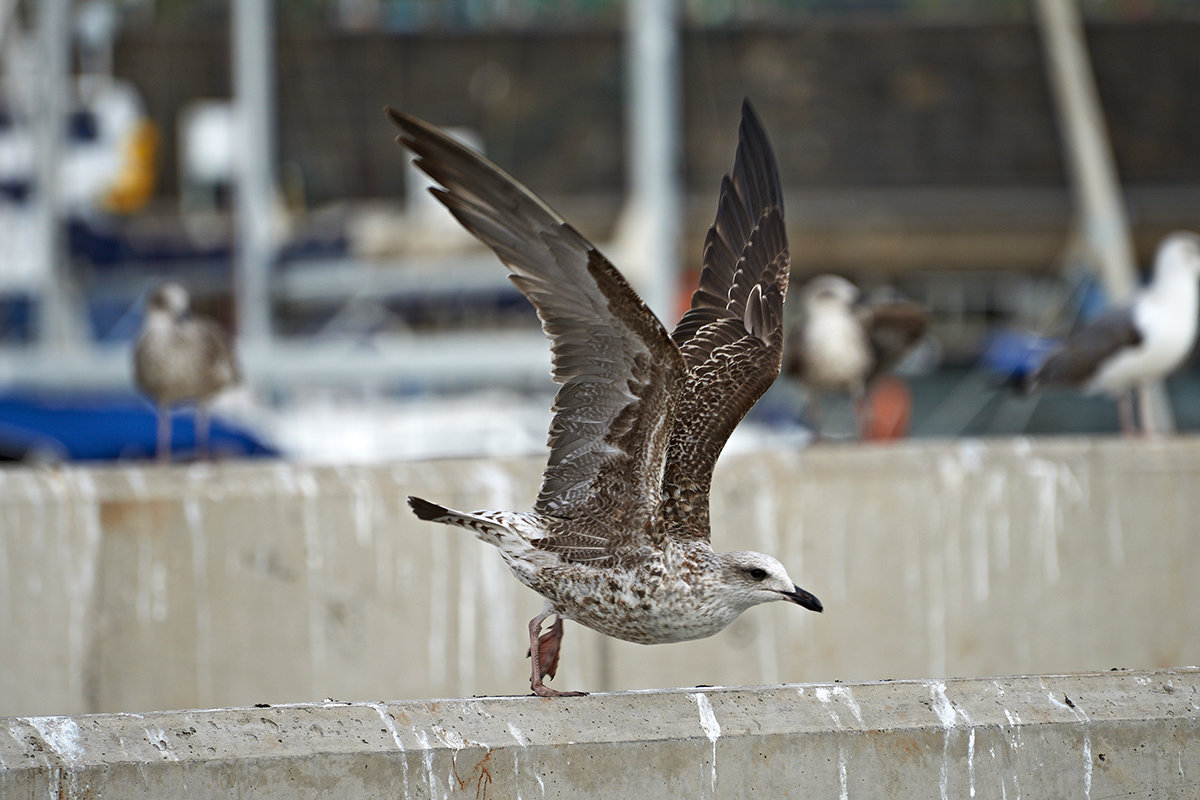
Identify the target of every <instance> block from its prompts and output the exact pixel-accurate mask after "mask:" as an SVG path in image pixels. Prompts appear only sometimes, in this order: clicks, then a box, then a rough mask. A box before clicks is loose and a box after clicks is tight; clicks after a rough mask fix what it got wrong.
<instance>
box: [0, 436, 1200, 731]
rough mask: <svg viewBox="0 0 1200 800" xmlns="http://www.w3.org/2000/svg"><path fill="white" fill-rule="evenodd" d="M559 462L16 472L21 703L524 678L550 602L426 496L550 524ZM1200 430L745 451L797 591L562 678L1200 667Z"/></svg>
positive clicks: (11, 474)
mask: <svg viewBox="0 0 1200 800" xmlns="http://www.w3.org/2000/svg"><path fill="white" fill-rule="evenodd" d="M543 464H544V460H543V459H541V458H527V459H512V460H471V459H460V460H445V461H435V462H423V463H416V462H412V463H408V462H406V463H398V464H391V465H378V466H369V467H312V466H304V465H289V464H282V463H261V462H260V463H254V464H246V463H240V464H239V463H226V464H216V465H199V466H194V467H183V466H181V467H171V468H168V469H160V468H156V467H148V466H120V467H113V468H100V469H77V468H69V469H37V470H30V469H13V470H0V654H3V668H2V669H0V715H4V716H13V715H30V714H81V713H93V712H110V711H112V712H115V711H137V712H142V711H153V710H163V709H171V708H215V707H234V706H245V705H249V704H252V703H257V702H269V703H290V702H296V701H311V700H316V699H319V698H323V697H338V698H363V697H390V698H396V699H420V698H428V697H470V696H472V695H477V694H502V693H508V692H514V691H524V690H525V687H527V686H528V685H529V684H528V680H529V662H528V661H527V660H526V659H525V658H524V655H525V649H526V647H527V646H528V637H527V633H526V624H527V622H528V620H529V618H530V617H532V616H533V615H534V614H536V613H537V612H538V611H539V610H540V609H541V608H542V600H541V598H540V597H538V596H537V595H536V594H534V593H533V592H532V591H530V590H528V589H526V588H525V587H524V586H522V585H520V584H519V583H518V582H517V581H516V580H514V579H513V578H512V576H511V575H510V574H509V572H508V569H507V567H505V566H504V563H503V562H502V561H501V559H500V558H499V556H498V555H497V554H496V553H495V551H494V550H493V549H492V548H489V547H488V546H486V545H484V544H482V543H480V542H478V541H475V540H474V538H472V537H471V536H470V535H469V534H467V533H466V532H465V531H459V530H453V529H449V528H445V527H443V526H437V525H430V524H428V523H422V522H420V521H419V520H417V519H416V518H415V517H414V516H413V515H412V514H411V513H410V512H409V510H408V508H407V507H406V506H405V503H404V497H405V495H407V494H417V495H422V496H425V497H429V498H432V499H435V500H438V501H439V502H444V503H447V504H448V505H452V506H455V507H458V508H513V509H519V508H528V507H529V506H530V504H531V503H532V501H533V499H534V497H535V496H536V494H537V488H538V483H539V476H540V474H541V471H542V467H543ZM1198 486H1200V437H1195V436H1188V437H1175V438H1172V439H1164V440H1158V441H1150V440H1147V441H1136V442H1126V441H1120V440H1116V439H1082V438H1070V439H1037V440H1024V439H1004V440H985V441H974V440H964V441H953V442H920V443H906V444H902V445H899V446H894V447H839V446H828V447H824V446H823V447H815V448H811V449H809V450H807V451H804V452H794V451H789V450H785V449H783V448H777V449H773V450H756V451H742V452H730V453H727V454H726V455H725V456H724V457H723V458H722V460H721V462H720V463H719V464H718V466H717V475H716V478H715V481H714V490H715V491H714V494H713V502H712V515H713V541H714V545H715V546H716V547H717V548H719V549H724V550H732V549H737V548H751V549H755V550H762V551H764V552H768V553H772V554H774V555H776V556H777V557H778V558H779V559H780V560H781V561H783V563H784V564H786V565H787V567H788V570H789V572H791V574H792V575H793V576H795V577H796V578H797V580H798V581H799V582H800V584H801V585H802V586H804V587H805V588H806V589H809V590H811V591H813V592H814V593H815V594H816V595H817V596H818V597H820V598H821V600H822V601H823V602H824V603H825V613H824V614H820V615H817V614H809V613H806V612H800V611H799V609H797V608H795V607H794V606H790V607H789V606H788V605H787V604H783V603H778V604H774V605H772V606H764V607H761V608H755V609H751V610H750V611H749V612H747V613H746V614H744V615H742V617H741V618H740V619H738V620H737V621H736V622H735V623H734V624H733V625H731V626H730V627H729V629H728V630H726V631H724V632H722V633H720V634H718V635H717V636H714V637H711V638H709V639H702V640H699V641H695V642H684V643H680V644H673V645H668V646H662V647H645V646H643V645H636V644H629V643H627V642H618V641H615V640H612V639H606V638H604V637H601V636H600V635H598V634H595V633H593V632H591V631H588V630H586V629H584V628H582V627H581V626H579V625H575V624H573V623H568V626H567V634H566V635H567V640H566V645H565V651H564V655H563V659H562V662H561V664H560V673H559V675H558V678H557V679H556V684H557V685H558V686H560V688H568V689H582V690H592V691H598V690H606V689H607V690H623V689H642V688H657V687H663V686H687V685H696V684H709V683H712V684H721V685H726V686H744V685H760V684H765V685H776V684H783V683H811V682H818V681H831V680H835V679H839V680H844V681H853V680H875V679H879V678H942V677H948V676H971V675H1032V674H1058V673H1064V672H1080V671H1089V670H1106V669H1108V668H1110V667H1128V668H1132V669H1163V668H1170V667H1175V666H1179V665H1184V664H1200V614H1198V613H1196V612H1195V609H1197V608H1200V581H1198V580H1196V577H1197V575H1200V536H1198V535H1197V525H1196V520H1197V518H1200V493H1198V492H1197V491H1196V487H1198Z"/></svg>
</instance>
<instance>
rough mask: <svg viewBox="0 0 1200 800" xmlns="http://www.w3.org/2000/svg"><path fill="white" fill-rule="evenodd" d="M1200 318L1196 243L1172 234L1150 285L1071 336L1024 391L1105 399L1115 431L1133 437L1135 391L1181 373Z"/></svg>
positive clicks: (1199, 250) (1199, 246) (1197, 239)
mask: <svg viewBox="0 0 1200 800" xmlns="http://www.w3.org/2000/svg"><path fill="white" fill-rule="evenodd" d="M1198 313H1200V237H1197V236H1196V235H1195V234H1194V233H1187V232H1180V233H1173V234H1171V235H1170V236H1168V237H1167V238H1166V239H1164V240H1163V242H1162V244H1160V245H1159V248H1158V253H1157V255H1156V256H1155V259H1154V275H1153V277H1152V278H1151V280H1150V283H1149V284H1148V285H1147V286H1146V287H1144V288H1143V289H1141V290H1140V291H1139V292H1138V293H1137V294H1136V295H1135V296H1134V297H1133V299H1132V300H1131V301H1130V302H1129V304H1128V305H1124V306H1118V307H1114V308H1111V309H1109V310H1108V311H1105V312H1104V313H1103V314H1101V315H1100V316H1098V317H1096V318H1095V319H1093V320H1092V321H1090V322H1088V323H1087V324H1086V325H1084V326H1083V327H1081V328H1080V329H1079V330H1077V331H1075V332H1074V333H1072V334H1071V335H1070V336H1069V337H1068V338H1067V339H1066V341H1064V342H1063V343H1062V344H1061V345H1060V346H1059V347H1058V348H1056V349H1055V350H1053V351H1051V352H1050V354H1049V355H1047V356H1046V358H1045V360H1044V361H1042V363H1041V365H1040V366H1039V367H1038V368H1037V369H1036V370H1035V371H1034V372H1033V373H1032V375H1030V377H1029V378H1028V380H1027V381H1026V382H1025V384H1024V387H1023V388H1024V389H1025V390H1027V391H1037V390H1039V389H1042V388H1045V387H1070V388H1076V389H1079V390H1081V391H1083V392H1085V393H1086V394H1104V395H1108V396H1109V397H1112V398H1114V399H1115V400H1116V401H1117V403H1118V405H1117V408H1118V410H1119V412H1120V418H1121V429H1122V430H1123V431H1125V432H1126V433H1131V432H1134V431H1135V430H1136V429H1137V425H1136V424H1135V422H1134V414H1133V395H1134V392H1135V390H1136V389H1138V388H1139V387H1142V386H1144V385H1146V384H1149V383H1153V382H1155V381H1158V380H1162V379H1163V378H1165V377H1166V376H1167V375H1169V374H1171V373H1172V372H1174V371H1175V370H1177V369H1178V368H1179V367H1180V366H1182V364H1183V362H1184V361H1185V360H1186V358H1187V356H1188V354H1189V353H1190V352H1191V350H1192V348H1193V346H1195V343H1196V330H1197V314H1198ZM1142 416H1143V419H1144V414H1143V415H1142Z"/></svg>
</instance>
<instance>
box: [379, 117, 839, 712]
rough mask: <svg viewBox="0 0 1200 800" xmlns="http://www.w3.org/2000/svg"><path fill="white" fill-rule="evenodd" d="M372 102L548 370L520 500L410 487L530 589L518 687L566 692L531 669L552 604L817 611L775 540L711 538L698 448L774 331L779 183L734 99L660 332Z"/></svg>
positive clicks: (770, 357) (550, 642)
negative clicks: (444, 498)
mask: <svg viewBox="0 0 1200 800" xmlns="http://www.w3.org/2000/svg"><path fill="white" fill-rule="evenodd" d="M387 113H388V115H389V116H390V117H391V118H392V121H393V122H395V123H396V125H397V126H398V127H399V128H400V130H401V134H400V136H399V137H398V138H397V141H399V142H400V143H401V144H403V145H405V146H406V147H407V148H408V149H410V150H411V151H412V152H413V153H415V154H416V156H417V158H416V160H415V163H416V165H417V166H418V167H420V168H421V169H422V170H424V171H425V172H426V173H428V174H429V176H430V177H431V178H433V179H434V180H435V181H436V182H437V183H439V184H441V187H442V188H435V189H432V190H431V191H432V192H433V194H434V196H435V197H437V198H438V200H440V201H441V202H442V203H443V204H444V205H445V206H446V207H447V208H448V209H449V210H450V212H451V213H452V214H454V216H455V217H456V218H457V219H458V221H459V222H461V223H462V224H463V226H464V227H466V229H467V230H469V231H470V232H471V233H473V234H474V235H475V236H477V237H478V238H479V239H480V240H481V241H482V242H483V243H484V244H486V245H488V246H489V247H491V248H492V249H493V250H494V251H495V252H496V255H498V256H499V257H500V260H501V261H503V262H504V263H505V264H506V265H507V266H508V267H509V269H510V270H511V274H510V276H509V277H510V279H511V280H512V282H513V283H514V284H515V285H516V286H517V288H518V289H520V290H521V292H522V293H523V294H524V295H525V296H526V297H528V298H529V300H530V302H531V303H533V305H534V307H535V308H536V310H537V313H538V317H539V318H540V319H541V322H542V330H543V331H544V332H545V333H546V335H547V336H548V337H549V338H550V339H551V342H552V348H551V350H552V362H553V375H554V379H555V381H557V382H558V383H559V384H561V386H560V388H559V390H558V393H557V395H556V396H555V398H554V406H553V412H554V419H553V421H552V423H551V425H550V434H549V446H550V457H549V462H548V464H547V465H546V471H545V473H544V475H543V478H542V488H541V491H540V492H539V494H538V498H537V502H536V503H535V504H534V506H533V510H532V511H531V512H517V511H476V512H471V513H466V512H462V511H454V510H451V509H448V508H444V507H442V506H440V505H436V504H434V503H431V502H429V501H427V500H422V499H420V498H418V497H410V498H409V499H408V501H409V505H410V506H411V507H412V509H413V511H414V512H415V513H416V515H417V516H418V517H420V518H421V519H425V520H432V521H435V522H443V523H446V524H450V525H458V526H460V527H464V528H467V529H469V530H472V531H474V532H475V535H476V536H477V537H478V538H480V539H482V540H483V541H485V542H488V543H489V544H492V545H495V546H496V547H497V548H499V550H500V554H501V556H502V557H503V558H504V560H505V561H506V562H507V563H508V566H509V568H510V569H511V570H512V572H513V574H514V575H515V576H516V577H517V579H518V580H520V581H521V582H522V583H524V584H525V585H526V586H528V587H530V588H531V589H533V590H534V591H536V592H538V593H539V594H541V595H542V596H543V597H545V598H546V607H545V610H544V611H543V612H542V613H540V614H538V615H537V616H536V617H534V618H533V619H532V620H530V623H529V653H530V661H531V662H532V670H531V674H530V679H529V683H530V686H531V687H532V689H533V691H534V692H535V693H537V694H539V695H541V696H543V697H552V696H558V695H562V694H578V692H557V691H555V690H553V689H551V688H550V687H548V686H546V685H545V684H544V683H543V680H544V679H545V678H553V677H554V675H555V672H556V671H557V668H558V654H559V646H560V644H561V642H562V635H563V627H562V620H563V619H572V620H575V621H576V622H578V623H580V624H582V625H586V626H587V627H589V628H592V629H593V630H597V631H599V632H601V633H604V634H607V635H609V636H613V637H616V638H618V639H624V640H626V641H631V642H638V643H641V644H656V643H661V642H679V641H685V640H688V639H700V638H703V637H706V636H711V635H713V634H714V633H717V632H718V631H720V630H721V629H723V628H724V627H725V626H726V625H728V624H729V623H731V622H733V620H734V619H736V618H737V617H738V615H740V614H741V613H742V612H743V611H745V610H746V609H748V608H750V607H751V606H754V605H758V604H759V603H766V602H770V601H773V600H787V601H790V602H793V603H796V604H798V605H801V606H803V607H804V608H808V609H812V610H813V611H820V610H821V603H820V601H818V600H817V598H816V597H814V596H813V595H811V594H809V593H808V592H806V591H804V590H803V589H801V588H800V587H799V586H797V585H796V584H795V583H794V582H793V581H792V579H791V578H790V577H788V573H787V570H785V569H784V567H783V565H782V564H780V563H779V562H778V561H777V560H775V559H774V558H772V557H771V556H768V555H763V554H761V553H753V552H748V551H738V552H731V553H716V552H713V549H712V547H711V545H710V543H709V535H710V531H709V514H708V493H709V484H710V482H711V480H712V471H713V465H714V464H715V463H716V460H717V456H718V455H720V453H721V449H722V448H723V447H724V446H725V440H726V439H727V438H728V437H729V434H730V433H731V432H732V431H733V429H734V428H735V427H736V426H737V424H738V422H739V421H741V419H742V417H743V416H745V414H746V412H747V411H748V410H749V409H750V407H751V406H752V405H754V402H755V401H756V400H757V399H758V398H759V397H760V396H761V395H762V393H763V392H764V391H766V389H767V387H768V386H770V385H771V383H772V382H774V380H775V378H776V377H778V375H779V364H780V357H781V353H782V349H783V324H782V323H783V298H784V295H785V293H786V292H787V280H788V269H789V264H790V259H789V256H788V247H787V236H786V233H785V231H784V224H783V199H782V195H781V190H780V185H779V171H778V167H777V166H776V164H775V156H774V153H772V151H771V145H770V143H769V142H768V141H767V137H766V133H765V132H764V130H763V128H762V124H761V123H760V122H759V120H758V117H757V115H756V114H755V113H754V110H753V109H752V108H751V107H750V105H749V103H746V104H744V105H743V107H742V122H741V126H740V128H739V129H738V148H737V155H736V158H735V161H734V168H733V175H732V177H730V176H729V175H726V176H725V178H724V179H723V180H722V182H721V194H720V198H719V199H718V202H717V217H716V221H715V222H714V223H713V226H712V227H711V228H710V229H709V231H708V236H707V238H706V239H705V243H704V253H703V269H702V272H701V274H700V286H699V288H698V289H697V290H696V292H695V294H694V295H693V296H692V305H691V308H690V309H689V310H688V311H687V313H686V314H684V316H683V319H681V320H680V322H679V324H678V325H677V326H676V327H675V330H674V331H673V332H672V333H670V334H668V333H667V330H666V328H664V327H663V325H662V323H661V322H660V321H659V320H658V318H657V317H655V316H654V314H653V313H652V312H651V311H650V310H649V309H648V308H647V307H646V305H645V304H644V303H643V302H642V301H641V299H640V298H638V296H637V294H636V293H635V292H634V291H633V289H632V288H630V286H629V284H628V283H627V282H626V281H625V279H624V278H623V277H622V276H621V274H620V273H619V272H618V271H617V269H616V267H614V266H613V265H612V264H611V263H609V261H608V260H607V259H606V258H605V257H604V256H603V255H601V254H600V251H598V250H597V249H596V248H595V247H594V246H593V245H592V244H591V243H590V242H588V241H587V239H585V238H584V237H583V236H582V235H580V233H579V232H578V231H576V230H575V229H574V228H573V227H571V226H570V225H569V224H567V222H566V221H564V220H563V219H562V217H560V216H559V215H558V214H556V213H555V212H554V211H552V210H551V209H550V207H549V206H547V205H546V204H545V203H544V202H542V201H541V200H540V199H538V198H537V197H535V196H534V195H533V194H532V193H531V192H530V191H529V190H527V189H526V188H525V187H523V186H522V185H521V184H519V183H517V181H516V180H514V179H513V178H511V177H510V176H509V175H507V174H506V173H504V172H503V171H501V170H500V169H499V168H498V167H496V166H495V165H494V164H492V163H491V162H489V161H487V160H486V159H484V158H483V157H482V156H480V155H478V154H476V153H474V152H472V151H470V150H468V149H466V148H464V147H463V146H462V145H460V144H458V143H457V142H455V141H453V140H452V139H450V138H448V137H447V136H446V135H445V134H444V133H442V132H441V131H439V130H438V129H437V128H435V127H433V126H431V125H429V124H428V123H426V122H423V121H421V120H419V119H417V118H416V117H412V116H410V115H408V114H404V113H401V112H399V111H395V110H393V109H391V108H389V109H387ZM551 616H554V617H555V621H554V623H553V624H552V625H551V626H550V627H549V628H548V630H546V631H545V632H542V623H543V622H544V621H545V620H546V619H547V618H549V617H551Z"/></svg>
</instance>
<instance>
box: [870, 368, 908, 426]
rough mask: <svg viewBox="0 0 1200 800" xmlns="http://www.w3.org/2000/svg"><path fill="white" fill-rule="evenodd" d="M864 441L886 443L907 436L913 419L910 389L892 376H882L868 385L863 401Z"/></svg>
mask: <svg viewBox="0 0 1200 800" xmlns="http://www.w3.org/2000/svg"><path fill="white" fill-rule="evenodd" d="M863 406H864V408H863V411H864V412H865V413H864V415H863V423H862V425H863V430H862V432H861V433H862V438H863V440H864V441H871V442H887V441H892V440H894V439H903V438H904V437H905V436H907V435H908V426H909V423H910V422H911V421H912V392H910V391H909V389H908V385H907V384H906V383H905V382H904V381H902V380H900V379H899V378H897V377H895V376H892V375H884V376H882V377H880V378H878V379H877V380H876V381H875V382H874V383H872V384H871V389H870V391H869V392H868V393H867V398H866V400H864V401H863Z"/></svg>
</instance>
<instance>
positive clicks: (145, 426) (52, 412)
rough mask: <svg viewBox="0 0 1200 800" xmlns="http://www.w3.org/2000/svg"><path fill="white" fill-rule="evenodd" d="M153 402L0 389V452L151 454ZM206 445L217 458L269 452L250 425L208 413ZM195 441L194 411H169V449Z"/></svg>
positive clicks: (182, 451) (72, 456)
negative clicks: (245, 426) (3, 392)
mask: <svg viewBox="0 0 1200 800" xmlns="http://www.w3.org/2000/svg"><path fill="white" fill-rule="evenodd" d="M156 424H157V422H156V417H155V413H154V408H153V407H152V406H151V405H150V404H149V403H148V402H146V401H145V400H142V399H140V398H138V397H136V396H134V395H116V396H100V397H98V396H84V395H58V396H46V395H41V394H32V393H16V394H7V395H0V457H4V458H9V459H20V458H26V457H30V456H44V457H48V458H51V459H65V460H70V461H110V460H115V459H127V458H153V457H154V451H155V446H156V445H155V436H156ZM209 443H210V444H209V447H210V450H211V452H212V453H213V454H214V455H217V456H219V457H221V458H243V457H248V456H274V455H278V453H277V451H276V450H274V449H273V448H271V447H269V446H268V445H267V444H265V443H264V442H263V441H262V440H261V439H259V438H258V437H256V436H255V435H254V434H253V433H251V432H250V431H247V430H244V429H242V428H240V427H238V426H236V425H232V424H230V423H228V422H225V421H223V420H221V419H220V418H216V417H214V418H213V420H212V427H211V431H210V435H209ZM195 447H196V429H195V413H194V410H193V409H191V408H184V409H179V410H177V411H175V412H174V413H172V414H171V454H172V457H173V458H189V457H191V456H193V455H194V453H195Z"/></svg>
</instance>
